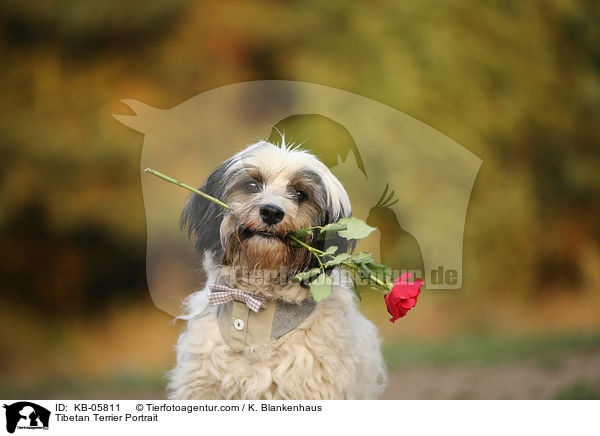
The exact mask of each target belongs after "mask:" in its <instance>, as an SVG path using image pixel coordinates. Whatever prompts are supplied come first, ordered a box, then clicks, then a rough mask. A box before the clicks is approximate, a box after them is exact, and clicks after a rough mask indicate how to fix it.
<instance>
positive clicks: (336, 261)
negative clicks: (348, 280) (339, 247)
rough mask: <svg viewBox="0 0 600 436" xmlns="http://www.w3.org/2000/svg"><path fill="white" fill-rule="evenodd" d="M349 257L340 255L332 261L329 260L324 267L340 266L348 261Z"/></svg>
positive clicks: (344, 254) (343, 254)
mask: <svg viewBox="0 0 600 436" xmlns="http://www.w3.org/2000/svg"><path fill="white" fill-rule="evenodd" d="M350 257H351V256H350V255H349V254H348V253H340V254H338V255H337V256H335V257H334V258H333V259H331V260H330V261H328V262H326V263H325V266H336V265H341V263H342V262H344V261H345V260H348V259H350Z"/></svg>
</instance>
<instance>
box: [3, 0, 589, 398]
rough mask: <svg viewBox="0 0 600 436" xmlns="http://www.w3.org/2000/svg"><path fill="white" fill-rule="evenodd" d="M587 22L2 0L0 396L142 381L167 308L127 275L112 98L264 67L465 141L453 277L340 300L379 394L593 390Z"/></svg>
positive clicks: (183, 3)
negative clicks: (368, 343) (459, 262)
mask: <svg viewBox="0 0 600 436" xmlns="http://www.w3.org/2000/svg"><path fill="white" fill-rule="evenodd" d="M599 19H600V7H599V6H598V3H597V2H594V1H591V0H572V1H569V0H565V1H552V2H548V1H543V0H532V1H528V2H518V1H502V2H499V1H490V2H482V1H466V0H457V1H450V2H444V3H441V2H433V1H416V0H409V1H395V2H391V1H373V2H360V3H359V2H355V3H349V2H338V1H331V2H317V1H314V0H308V1H303V2H299V1H294V2H287V3H285V4H284V3H281V2H276V1H228V2H220V3H217V2H214V3H209V2H205V1H199V2H192V1H187V0H174V1H159V0H145V1H141V0H136V1H130V2H117V1H114V0H104V1H100V0H88V1H78V0H56V1H41V2H40V1H33V0H27V1H23V0H21V1H10V0H8V1H4V2H2V3H1V4H0V56H1V58H0V59H2V68H1V69H0V77H1V78H2V83H3V84H4V86H3V92H2V93H1V94H0V111H1V112H0V113H1V114H2V116H0V147H1V150H2V155H1V159H0V290H1V297H0V298H1V299H0V301H1V302H0V320H1V327H0V356H1V357H0V396H1V397H7V398H9V397H12V398H17V397H31V398H54V397H62V398H156V397H161V396H162V395H163V389H164V385H165V381H164V372H165V371H166V370H167V369H168V368H169V367H170V366H171V365H172V364H173V362H174V352H173V344H174V343H175V340H176V337H177V334H178V332H179V329H180V327H181V326H179V325H176V324H172V323H171V318H170V317H169V316H168V315H166V314H164V313H163V312H160V311H159V310H158V309H156V308H155V307H154V306H153V304H152V302H151V300H150V297H149V294H148V290H147V285H146V274H145V242H146V241H145V238H146V229H145V218H144V205H143V202H142V194H141V186H140V179H139V162H140V154H141V146H142V142H143V137H142V135H140V134H139V133H136V132H134V131H132V130H130V129H128V128H126V127H124V126H123V125H121V124H119V123H118V122H117V121H115V120H114V119H113V118H112V117H111V114H112V113H122V114H130V113H131V112H130V111H129V109H128V108H127V107H126V106H125V105H123V104H122V103H120V102H119V101H120V99H122V98H135V99H137V100H140V101H143V102H145V103H147V104H150V105H152V106H155V107H159V108H169V107H172V106H175V105H177V104H179V103H180V102H182V101H184V100H186V99H188V98H190V97H192V96H194V95H196V94H198V93H201V92H203V91H206V90H209V89H212V88H215V87H218V86H222V85H226V84H230V83H235V82H240V81H246V80H261V79H285V80H299V81H305V82H313V83H318V84H323V85H328V86H331V87H336V88H341V89H344V90H347V91H351V92H354V93H356V94H360V95H364V96H366V97H369V98H371V99H375V100H378V101H380V102H382V103H385V104H386V105H389V106H392V107H394V108H396V109H398V110H401V111H403V112H405V113H407V114H409V115H411V116H413V117H415V118H417V119H419V120H421V121H423V122H425V123H426V124H428V125H430V126H432V127H434V128H436V129H437V130H439V131H440V132H442V133H444V134H445V135H447V136H449V137H451V138H452V139H454V140H455V141H457V142H458V143H459V144H461V145H463V146H464V147H466V148H467V149H469V150H471V151H472V152H473V153H475V154H476V155H478V156H479V157H481V158H482V159H483V165H482V167H481V169H480V171H479V175H478V178H477V180H476V183H475V187H474V190H473V194H472V197H471V202H470V204H469V211H468V214H467V222H466V226H465V239H464V271H463V274H464V275H463V284H464V286H463V289H462V290H460V291H445V292H444V291H427V292H425V293H424V294H423V295H422V296H421V298H420V301H419V305H418V306H417V307H416V308H415V309H413V310H412V311H411V312H410V313H409V316H407V317H406V318H405V319H403V320H401V321H399V322H397V323H396V324H394V325H392V324H391V323H389V322H388V321H387V318H388V317H387V314H386V313H385V308H384V307H382V304H381V302H380V301H379V300H377V301H376V302H375V300H374V298H375V297H370V298H367V300H368V301H366V304H364V305H363V306H362V307H363V310H364V312H365V313H366V315H367V316H368V317H369V318H371V319H373V320H374V321H375V322H376V323H377V324H378V326H379V327H380V330H381V334H382V336H383V338H384V340H385V354H386V359H387V361H388V364H389V366H390V376H391V377H390V378H391V380H390V388H389V389H388V391H387V392H386V395H385V397H386V398H598V397H600V225H599V222H600V221H599V212H600V202H599V201H598V199H599V198H600V152H599V147H598V146H599V144H600V129H599V128H598V126H599V125H600V74H599V73H600V44H598V41H600V26H598V24H599ZM241 145H243V144H240V146H241ZM379 298H380V297H379Z"/></svg>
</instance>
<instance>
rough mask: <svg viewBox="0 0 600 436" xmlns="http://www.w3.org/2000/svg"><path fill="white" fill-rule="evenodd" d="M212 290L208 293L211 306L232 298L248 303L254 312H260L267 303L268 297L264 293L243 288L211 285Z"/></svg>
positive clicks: (226, 301) (227, 301)
mask: <svg viewBox="0 0 600 436" xmlns="http://www.w3.org/2000/svg"><path fill="white" fill-rule="evenodd" d="M209 288H210V290H211V291H212V292H211V293H210V294H208V301H209V303H210V305H211V306H218V305H220V304H225V303H229V302H230V301H231V300H236V301H241V302H242V303H246V306H248V308H249V309H250V310H253V311H254V312H258V311H259V310H260V309H261V308H262V307H265V306H266V305H267V299H266V297H265V296H264V295H259V294H255V293H254V292H248V291H242V290H241V289H236V288H230V287H229V286H224V285H209Z"/></svg>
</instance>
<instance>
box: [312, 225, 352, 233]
mask: <svg viewBox="0 0 600 436" xmlns="http://www.w3.org/2000/svg"><path fill="white" fill-rule="evenodd" d="M347 228H348V226H347V225H346V224H339V223H331V224H327V225H326V226H323V228H322V229H321V230H320V232H319V234H320V235H322V234H323V233H327V232H339V231H341V230H346V229H347Z"/></svg>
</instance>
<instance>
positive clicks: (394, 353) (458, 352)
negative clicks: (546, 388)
mask: <svg viewBox="0 0 600 436" xmlns="http://www.w3.org/2000/svg"><path fill="white" fill-rule="evenodd" d="M599 352H600V333H593V334H591V333H588V334H580V333H570V334H559V335H542V336H529V337H502V336H495V335H489V334H481V335H472V334H471V335H463V336H459V337H455V338H453V339H450V340H437V341H414V342H411V341H409V340H404V341H402V342H395V343H386V344H385V345H384V347H383V354H384V359H385V362H386V365H387V366H388V369H389V371H390V373H391V374H394V373H401V372H402V370H403V369H406V370H408V369H415V368H423V367H426V368H432V367H439V368H463V369H464V370H465V371H467V372H468V371H469V368H471V369H473V368H475V367H487V368H490V369H491V370H493V369H494V368H501V367H502V366H503V365H506V364H518V365H533V366H534V367H537V368H538V369H539V371H541V372H550V373H552V371H553V370H555V369H557V368H558V367H560V366H561V364H562V362H563V361H564V360H565V359H566V358H568V357H569V356H573V355H577V356H581V355H585V354H587V353H599ZM166 364H167V362H165V368H164V371H162V370H161V371H150V372H148V371H146V372H144V371H134V370H113V372H110V373H105V374H104V375H102V376H100V377H90V376H67V375H65V374H62V375H60V376H57V377H49V378H46V379H44V380H42V381H41V382H35V383H29V384H27V383H18V384H15V383H11V382H10V380H7V379H4V380H3V381H2V382H1V383H0V397H3V398H65V399H69V398H74V399H77V398H92V399H93V398H115V399H121V398H122V399H127V398H131V399H134V398H139V399H142V398H149V399H152V398H164V392H165V387H166V378H165V374H166V371H167V370H168V367H167V366H166ZM474 365H475V366H474ZM598 376H600V368H599V370H598ZM594 383H595V382H594ZM599 392H600V391H598V389H597V387H596V386H595V385H594V384H593V383H591V382H589V381H584V380H581V381H578V382H575V383H569V384H567V385H566V386H565V387H564V388H562V389H561V390H560V392H559V393H557V394H556V399H597V398H598V394H599Z"/></svg>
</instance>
